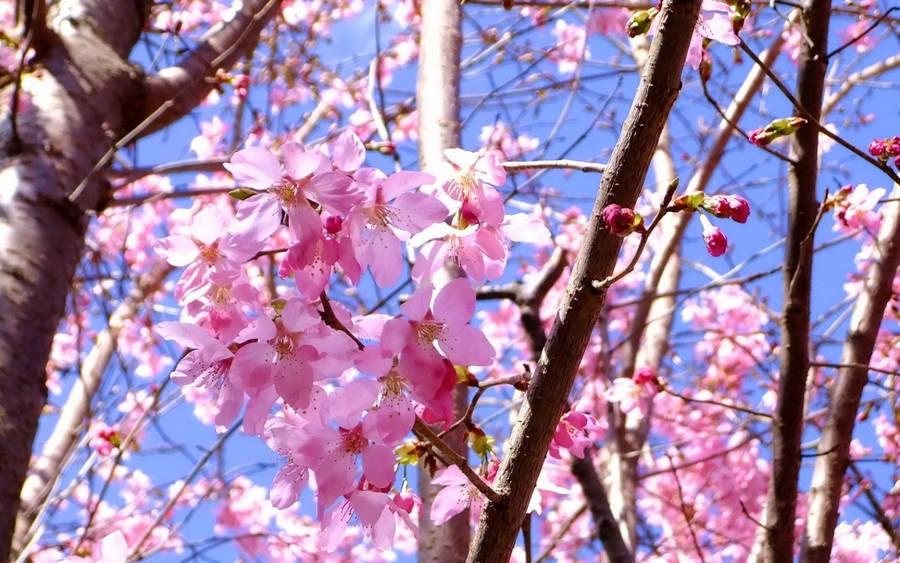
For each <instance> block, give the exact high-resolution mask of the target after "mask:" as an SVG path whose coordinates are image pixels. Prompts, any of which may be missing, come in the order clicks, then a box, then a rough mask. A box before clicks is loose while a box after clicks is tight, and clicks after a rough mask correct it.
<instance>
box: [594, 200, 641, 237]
mask: <svg viewBox="0 0 900 563" xmlns="http://www.w3.org/2000/svg"><path fill="white" fill-rule="evenodd" d="M602 214H603V222H604V223H605V224H606V228H608V229H609V232H610V233H611V234H614V235H617V236H620V237H624V236H626V235H629V234H631V233H633V232H635V231H637V232H639V233H642V232H644V218H643V217H641V216H640V214H638V213H635V211H634V210H633V209H628V208H627V207H622V206H621V205H616V204H615V203H611V204H609V205H607V206H606V207H604V208H603V211H602Z"/></svg>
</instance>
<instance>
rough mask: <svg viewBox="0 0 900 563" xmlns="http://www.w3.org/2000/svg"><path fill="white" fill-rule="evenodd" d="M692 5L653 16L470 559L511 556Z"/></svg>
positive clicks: (665, 101)
mask: <svg viewBox="0 0 900 563" xmlns="http://www.w3.org/2000/svg"><path fill="white" fill-rule="evenodd" d="M699 8H700V3H699V1H696V0H668V1H666V2H664V4H663V8H662V12H661V13H660V15H659V16H658V17H659V18H660V26H659V30H658V33H657V35H656V36H655V37H654V40H653V44H652V45H651V48H650V55H649V58H648V61H647V65H646V67H645V70H644V73H643V76H642V78H641V83H640V86H639V87H638V91H637V93H636V95H635V99H634V102H633V104H632V107H631V110H630V111H629V115H628V118H627V119H626V121H625V125H624V128H623V131H622V134H621V136H620V138H619V141H618V142H617V143H616V147H615V149H614V150H613V154H612V157H611V158H610V161H609V164H608V166H607V168H606V171H605V173H604V175H603V180H602V181H601V184H600V190H599V194H598V197H597V199H596V201H595V204H594V209H593V211H592V214H591V220H590V223H589V225H588V230H587V234H586V236H585V240H584V243H583V246H582V248H581V251H580V252H579V254H578V257H577V259H576V262H575V266H574V269H573V273H572V277H571V280H570V282H569V286H568V288H567V290H566V296H565V298H564V300H563V303H562V304H561V306H560V310H559V313H558V314H557V318H556V320H555V322H554V325H553V328H552V330H551V333H550V338H549V340H548V341H547V345H546V346H545V348H544V351H543V353H542V355H541V361H540V362H539V364H538V367H537V369H536V372H535V375H534V378H533V379H532V381H531V384H530V385H529V388H528V392H527V393H526V396H525V401H524V403H523V405H522V408H521V409H520V411H519V416H518V419H517V421H516V423H515V425H514V427H513V430H512V434H511V436H510V438H509V443H508V448H507V455H506V457H505V458H504V459H503V461H502V463H501V465H500V469H499V472H498V474H497V477H496V478H495V481H494V488H495V490H496V491H497V492H498V493H499V494H500V495H501V501H500V502H488V503H486V505H485V507H484V511H483V512H482V515H481V520H480V522H479V525H478V528H477V530H476V532H475V537H474V538H473V540H472V546H471V548H470V551H469V558H468V560H469V561H470V562H474V561H483V562H497V561H507V560H508V559H509V556H510V554H511V553H512V548H513V545H514V543H515V538H516V533H517V530H518V529H519V526H520V525H521V523H522V519H523V517H524V515H525V509H526V507H527V505H528V500H529V498H530V496H531V492H532V490H533V489H534V486H535V483H536V482H537V477H538V474H539V473H540V470H541V467H542V466H543V462H544V457H545V456H546V453H547V448H548V446H549V444H550V440H551V438H552V435H553V431H554V429H555V428H556V424H557V422H558V421H559V417H560V416H561V415H562V411H563V408H564V406H565V404H566V399H567V396H568V393H569V391H570V390H571V387H572V382H573V381H574V379H575V375H576V372H577V370H578V364H579V361H580V359H581V356H582V355H583V353H584V349H585V347H586V345H587V341H588V338H589V337H590V334H591V331H592V330H593V328H594V325H595V324H596V322H597V318H598V316H599V312H600V308H601V307H602V306H603V303H604V301H605V293H603V292H598V291H597V290H594V289H593V287H592V285H591V282H592V281H593V280H603V279H605V278H606V277H608V276H609V275H610V274H611V273H612V270H613V267H614V265H615V262H616V258H617V256H618V253H619V249H620V247H621V242H622V241H621V239H620V238H618V237H616V236H614V235H611V234H610V233H609V231H608V230H606V229H605V228H604V226H603V223H602V218H601V212H602V210H603V209H604V208H605V207H606V205H608V204H610V203H617V204H619V205H621V206H623V207H633V206H634V204H635V202H636V201H637V196H638V194H639V193H640V191H641V188H642V185H643V182H644V178H645V177H646V174H647V169H648V168H649V166H650V160H651V158H652V156H653V151H654V149H655V147H656V143H657V141H658V139H659V135H660V133H661V132H662V129H663V127H664V125H665V122H666V118H667V117H668V114H669V111H670V109H671V107H672V105H673V104H674V102H675V99H676V97H677V96H678V91H679V90H680V88H681V71H682V68H683V66H684V60H685V56H686V54H687V48H688V45H689V43H690V39H691V35H692V34H693V31H694V27H695V25H696V23H697V16H698V13H699Z"/></svg>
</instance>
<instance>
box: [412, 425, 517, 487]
mask: <svg viewBox="0 0 900 563" xmlns="http://www.w3.org/2000/svg"><path fill="white" fill-rule="evenodd" d="M413 432H415V433H416V434H418V435H419V436H421V437H422V438H424V439H425V440H428V442H430V443H431V444H432V445H433V446H434V447H436V448H437V449H438V450H440V452H441V453H442V454H443V455H444V456H445V457H446V458H447V460H448V461H450V463H452V464H453V465H455V466H456V467H458V468H459V470H460V471H462V472H463V475H465V476H466V477H467V478H468V479H469V481H470V482H471V483H472V484H473V485H475V488H477V489H478V490H479V491H481V494H483V495H484V496H486V497H487V498H488V500H490V501H491V502H494V503H499V502H501V497H500V495H499V494H497V491H495V490H494V489H492V488H491V486H490V485H488V484H487V483H486V482H485V481H484V479H482V478H481V477H480V476H479V475H478V474H477V473H475V471H473V470H472V468H471V467H469V463H468V462H467V461H466V460H465V458H463V457H462V456H461V455H459V454H458V453H456V452H455V451H454V450H453V448H451V447H450V446H449V445H448V444H447V443H446V442H444V441H443V440H441V439H440V438H438V435H437V434H435V433H434V431H433V430H432V429H431V428H429V426H428V425H427V424H425V423H424V422H422V419H420V418H418V417H416V422H415V423H414V424H413Z"/></svg>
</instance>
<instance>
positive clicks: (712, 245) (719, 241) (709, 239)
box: [700, 215, 728, 256]
mask: <svg viewBox="0 0 900 563" xmlns="http://www.w3.org/2000/svg"><path fill="white" fill-rule="evenodd" d="M700 222H701V223H702V224H703V240H704V242H706V251H707V252H709V255H710V256H721V255H723V254H725V251H726V250H727V249H728V239H727V238H725V233H723V232H722V230H721V229H720V228H719V227H716V226H713V224H712V223H710V222H709V219H707V218H706V217H704V216H703V215H701V216H700Z"/></svg>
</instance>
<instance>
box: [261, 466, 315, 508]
mask: <svg viewBox="0 0 900 563" xmlns="http://www.w3.org/2000/svg"><path fill="white" fill-rule="evenodd" d="M308 480H309V470H308V469H307V468H305V467H300V466H298V465H295V464H293V463H290V462H288V463H286V464H285V465H283V466H282V467H281V469H279V470H278V473H276V474H275V479H273V480H272V489H271V491H270V492H269V498H270V499H272V506H274V507H275V508H288V507H289V506H291V505H292V504H294V503H295V502H297V501H298V500H299V499H300V493H302V492H303V489H305V488H306V483H307V481H308Z"/></svg>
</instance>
